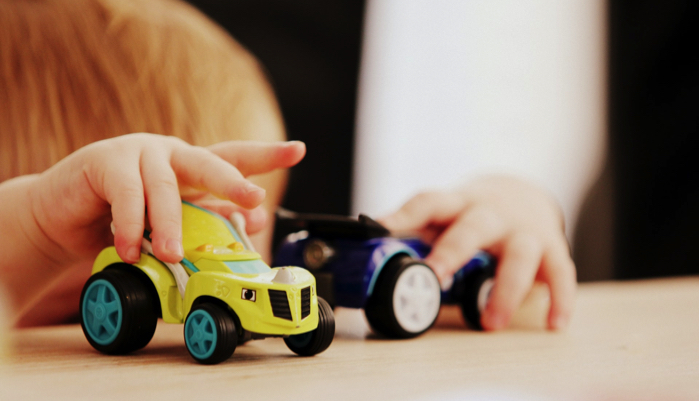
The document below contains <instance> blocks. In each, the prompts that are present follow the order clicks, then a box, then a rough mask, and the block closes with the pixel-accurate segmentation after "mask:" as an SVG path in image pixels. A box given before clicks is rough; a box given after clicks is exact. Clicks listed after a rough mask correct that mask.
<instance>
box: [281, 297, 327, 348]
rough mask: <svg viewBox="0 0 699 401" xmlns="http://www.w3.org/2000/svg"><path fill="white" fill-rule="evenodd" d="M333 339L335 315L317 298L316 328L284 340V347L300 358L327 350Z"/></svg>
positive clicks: (322, 300) (324, 302) (325, 303)
mask: <svg viewBox="0 0 699 401" xmlns="http://www.w3.org/2000/svg"><path fill="white" fill-rule="evenodd" d="M334 337H335V315H334V314H333V311H332V308H330V305H329V304H328V303H327V302H326V301H325V300H324V299H323V298H321V297H318V327H317V328H316V329H315V330H313V331H309V332H308V333H303V334H296V335H293V336H289V337H286V338H284V342H285V343H286V346H287V347H289V349H290V350H292V351H293V352H295V353H296V354H298V355H301V356H313V355H316V354H320V353H321V352H323V351H325V350H326V349H328V347H329V346H330V344H331V343H332V342H333V338H334Z"/></svg>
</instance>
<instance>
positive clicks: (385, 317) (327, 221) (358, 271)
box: [273, 210, 495, 338]
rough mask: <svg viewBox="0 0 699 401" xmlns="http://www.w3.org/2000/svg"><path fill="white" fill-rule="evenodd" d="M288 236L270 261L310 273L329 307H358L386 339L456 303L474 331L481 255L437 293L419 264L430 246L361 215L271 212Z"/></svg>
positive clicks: (481, 294)
mask: <svg viewBox="0 0 699 401" xmlns="http://www.w3.org/2000/svg"><path fill="white" fill-rule="evenodd" d="M277 217H278V224H280V225H282V226H286V227H288V228H290V229H292V230H294V231H296V232H294V233H292V234H289V235H288V236H287V237H286V239H285V240H284V241H283V242H282V244H281V245H280V246H279V247H278V249H277V250H276V252H275V259H274V263H273V265H274V266H286V265H293V266H302V267H305V268H306V269H308V270H310V271H311V272H312V273H313V274H314V275H315V277H316V283H317V288H318V295H319V296H321V297H323V298H324V299H325V300H327V301H328V302H329V303H330V305H332V306H342V307H348V308H363V309H364V312H365V314H366V317H367V320H368V321H369V324H370V325H371V327H372V329H373V330H374V331H375V332H377V333H378V334H380V335H383V336H385V337H389V338H412V337H416V336H418V335H420V334H422V333H424V332H425V331H427V330H428V329H429V328H430V327H432V325H433V324H434V322H435V320H436V319H437V315H438V314H439V307H440V305H441V304H459V305H460V306H461V310H462V312H463V316H464V318H465V320H466V322H467V323H468V324H469V326H471V327H473V328H475V329H481V328H482V327H481V324H480V314H481V311H482V310H483V308H484V307H485V303H486V301H487V298H488V294H489V292H490V289H491V288H492V284H493V276H494V272H495V259H494V258H493V257H492V256H490V255H489V254H487V253H484V252H481V253H479V254H478V255H477V256H476V257H475V258H473V259H472V260H471V261H469V262H468V263H467V264H466V265H465V266H464V267H462V268H461V269H460V270H459V271H458V272H457V273H456V274H455V275H454V282H453V284H452V286H451V288H450V289H449V290H447V291H442V290H441V288H440V285H439V281H438V280H437V277H436V275H435V274H434V272H433V271H432V269H431V268H430V267H429V266H427V265H425V263H424V262H422V259H423V258H424V257H425V256H426V255H427V254H428V253H429V252H430V247H429V246H428V245H426V244H425V243H423V242H421V241H420V240H418V239H415V238H396V237H392V236H391V234H390V232H389V231H388V230H387V229H386V228H385V227H383V226H382V225H381V224H379V223H378V222H376V221H374V220H372V219H371V218H369V217H367V216H365V215H360V216H359V217H358V218H357V219H353V218H350V217H344V216H333V215H321V214H299V213H293V212H289V211H286V210H280V211H279V212H278V213H277Z"/></svg>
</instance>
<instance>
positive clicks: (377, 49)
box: [352, 0, 605, 233]
mask: <svg viewBox="0 0 699 401" xmlns="http://www.w3.org/2000/svg"><path fill="white" fill-rule="evenodd" d="M604 7H605V6H604V1H603V0H594V1H587V0H570V1H560V0H480V1H477V0H474V1H469V0H370V1H369V3H368V11H367V17H366V22H365V38H364V49H363V57H362V66H361V75H360V92H359V109H358V110H359V111H358V117H357V118H358V125H357V126H358V128H357V131H358V132H357V145H356V154H355V159H356V160H355V171H354V183H353V200H352V204H353V206H352V208H353V212H354V213H360V212H361V213H367V214H369V215H371V216H380V215H382V214H384V213H387V212H389V211H391V210H393V209H395V208H397V207H399V206H400V205H401V204H402V203H403V202H405V201H406V200H407V199H409V198H410V197H411V196H412V195H414V194H415V193H417V192H418V191H420V190H424V189H429V188H444V187H448V186H451V185H456V184H458V183H461V182H463V181H465V180H468V179H469V178H472V177H474V176H476V175H479V174H482V173H489V172H512V173H516V174H519V175H521V176H524V177H528V178H530V179H533V180H535V181H537V182H538V183H540V184H541V185H543V186H545V187H546V188H548V189H549V190H550V191H552V192H553V193H554V194H555V195H556V196H557V197H558V199H559V201H560V202H561V204H562V206H563V209H564V212H565V214H566V217H567V221H568V222H571V221H573V220H574V217H575V215H576V214H577V211H578V208H579V205H580V202H581V200H582V199H581V198H582V196H583V195H584V192H585V190H586V189H587V187H588V186H589V185H590V184H591V183H592V181H593V179H594V178H595V176H596V174H597V173H598V170H599V167H600V164H601V161H602V159H603V152H604V146H605V121H604V118H605V114H604V113H605V91H604V79H605V9H604ZM571 226H572V224H570V223H569V224H568V227H569V233H570V232H571V231H572V230H571Z"/></svg>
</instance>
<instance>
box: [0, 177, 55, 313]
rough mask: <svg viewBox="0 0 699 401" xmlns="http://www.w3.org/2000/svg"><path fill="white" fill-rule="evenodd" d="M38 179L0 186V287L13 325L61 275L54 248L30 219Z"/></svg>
mask: <svg viewBox="0 0 699 401" xmlns="http://www.w3.org/2000/svg"><path fill="white" fill-rule="evenodd" d="M37 179H38V176H36V175H28V176H22V177H17V178H14V179H11V180H7V181H5V182H3V183H0V205H1V206H0V232H1V233H2V240H1V241H0V285H2V286H3V287H5V293H6V295H7V301H8V302H10V305H11V306H10V311H9V312H10V319H11V320H13V321H14V320H15V319H16V318H17V317H18V316H19V314H20V313H21V312H22V311H23V310H24V309H26V308H27V307H28V306H30V305H31V303H32V302H33V301H35V300H36V299H37V298H38V297H39V296H40V295H41V293H42V291H44V290H45V289H46V288H47V287H48V286H49V284H50V283H51V282H52V281H53V280H55V279H56V278H57V277H58V276H59V275H60V272H61V271H60V269H59V266H60V265H61V264H62V263H61V255H59V254H56V248H57V247H56V246H55V244H51V243H50V241H49V240H48V239H47V238H46V236H45V235H44V234H43V233H42V232H41V228H40V226H39V225H38V224H37V222H36V220H35V218H34V217H33V213H32V208H31V204H32V196H31V191H32V185H34V184H35V183H36V182H37Z"/></svg>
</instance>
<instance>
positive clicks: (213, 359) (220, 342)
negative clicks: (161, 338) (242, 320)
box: [184, 303, 238, 364]
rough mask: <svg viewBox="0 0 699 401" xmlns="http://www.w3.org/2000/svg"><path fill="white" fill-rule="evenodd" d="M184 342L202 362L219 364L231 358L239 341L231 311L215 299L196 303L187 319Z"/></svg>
mask: <svg viewBox="0 0 699 401" xmlns="http://www.w3.org/2000/svg"><path fill="white" fill-rule="evenodd" d="M184 342H185V344H186V345H187V350H188V351H189V354H190V355H192V358H194V359H195V360H196V361H197V362H199V363H204V364H215V363H219V362H222V361H225V360H226V359H228V358H230V356H231V355H233V351H235V347H236V346H237V345H238V332H237V330H236V325H235V320H234V319H233V316H231V313H230V312H229V311H227V310H224V309H223V308H222V307H221V306H219V305H216V304H213V303H202V304H199V305H197V306H195V307H194V308H193V309H192V311H191V312H190V313H189V315H187V320H186V321H185V323H184Z"/></svg>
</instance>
